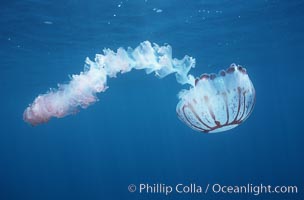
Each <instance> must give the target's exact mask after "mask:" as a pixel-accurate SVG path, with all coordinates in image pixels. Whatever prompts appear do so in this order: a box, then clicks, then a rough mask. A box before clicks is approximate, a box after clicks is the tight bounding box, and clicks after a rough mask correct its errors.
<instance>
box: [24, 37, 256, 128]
mask: <svg viewBox="0 0 304 200" xmlns="http://www.w3.org/2000/svg"><path fill="white" fill-rule="evenodd" d="M194 67H195V59H194V58H192V57H190V56H187V55H186V56H184V57H183V58H182V59H177V58H172V48H171V46H170V45H163V46H159V45H157V44H155V43H153V44H151V43H150V42H149V41H145V42H142V43H140V45H139V46H138V47H136V48H135V49H132V48H130V47H129V48H128V49H124V48H118V50H117V51H116V52H114V51H112V50H110V49H104V51H103V53H101V54H96V56H95V59H94V60H90V59H89V58H87V59H86V61H85V67H84V71H83V72H80V74H76V75H72V76H70V77H71V80H70V81H69V82H68V83H66V84H59V85H58V88H57V89H51V90H49V91H48V92H46V93H45V94H40V95H38V96H37V97H36V98H35V99H34V101H33V103H31V104H30V105H29V106H28V107H27V108H26V109H25V111H24V112H23V119H24V121H26V122H27V123H29V124H31V125H33V126H36V125H39V124H42V123H46V122H48V121H49V120H50V119H51V118H53V117H56V118H62V117H65V116H67V115H71V114H75V113H78V110H79V108H83V109H85V108H87V107H88V106H90V105H92V104H94V103H95V102H97V101H98V97H97V94H98V93H101V92H105V91H107V89H108V88H109V86H108V85H107V80H108V79H109V78H115V77H117V74H118V73H121V74H125V73H128V72H131V71H132V70H133V69H134V70H142V69H143V70H145V71H146V73H147V74H151V73H154V74H155V76H156V77H158V78H163V77H166V76H168V75H170V74H175V76H176V80H177V82H178V83H180V84H182V85H190V89H189V90H182V92H180V93H179V99H180V101H179V103H178V105H177V108H176V111H177V115H178V117H179V118H180V119H181V120H182V121H183V122H185V123H186V124H187V125H188V126H190V127H191V128H192V129H194V130H198V131H202V132H210V133H211V132H220V131H225V130H229V129H231V128H234V127H236V126H237V125H239V124H240V123H242V122H243V121H244V120H245V119H246V118H247V117H248V116H249V114H250V113H251V112H252V109H253V106H254V101H255V91H254V87H253V85H252V83H251V81H250V79H249V77H248V74H247V72H246V70H245V69H244V68H242V67H241V66H237V65H235V64H234V65H232V66H231V67H230V68H229V69H227V70H226V71H221V72H220V73H219V75H215V74H210V75H208V74H204V75H202V76H201V77H200V78H197V79H195V78H194V76H193V75H191V74H189V71H190V70H191V68H194Z"/></svg>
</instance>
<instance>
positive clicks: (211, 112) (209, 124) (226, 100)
mask: <svg viewBox="0 0 304 200" xmlns="http://www.w3.org/2000/svg"><path fill="white" fill-rule="evenodd" d="M179 98H180V101H179V103H178V105H177V107H176V112H177V115H178V117H179V118H180V119H181V121H183V122H184V123H186V124H187V125H188V126H189V127H191V128H192V129H194V130H197V131H201V132H205V133H216V132H222V131H226V130H229V129H232V128H235V127H237V126H238V125H239V124H241V123H242V122H243V121H244V120H246V119H247V118H248V117H249V115H250V114H251V112H252V110H253V107H254V104H255V90H254V87H253V84H252V82H251V81H250V79H249V76H248V74H247V72H246V69H245V68H243V67H241V66H237V65H235V64H232V65H231V66H230V67H229V68H228V69H227V70H222V71H220V72H219V74H203V75H201V77H199V78H196V80H195V84H194V86H193V87H192V88H190V89H189V90H184V91H182V92H181V93H180V94H179Z"/></svg>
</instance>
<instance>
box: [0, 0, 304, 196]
mask: <svg viewBox="0 0 304 200" xmlns="http://www.w3.org/2000/svg"><path fill="white" fill-rule="evenodd" d="M303 12H304V3H303V1H301V0H293V1H276V0H256V1H243V0H236V1H227V0H221V1H220V0H202V1H194V0H190V1H177V0H168V1H161V0H159V1H152V0H146V1H145V0H134V1H133V0H123V1H97V0H95V1H80V0H75V1H72V0H70V1H39V0H31V1H29V0H25V1H2V2H1V6H0V40H1V43H0V44H1V46H0V58H1V72H2V73H1V79H0V89H1V93H2V95H1V99H0V102H1V105H2V109H1V115H0V118H1V120H0V121H1V129H0V199H1V200H2V199H3V200H11V199H24V200H27V199H30V200H36V199H37V200H38V199H39V200H41V199H43V200H47V199H52V200H53V199H90V200H94V199H111V200H112V199H113V200H114V199H303V198H304V194H303V192H304V191H303V190H304V182H303V175H304V172H303V168H304V161H303V159H304V153H303V152H304V147H303V144H302V143H303V142H304V136H303V130H302V129H303V126H302V120H303V112H304V110H303V102H304V95H303V83H302V81H303V78H302V77H303V72H304V70H303V52H304V49H303V45H304V38H303V32H304V24H303V21H304V14H303ZM145 40H149V41H151V42H155V43H158V44H165V43H168V44H170V45H171V46H172V48H173V57H176V58H182V57H183V56H184V55H190V56H193V57H195V58H196V62H197V64H196V68H194V69H192V70H191V74H194V75H196V76H199V75H200V74H202V73H210V72H218V71H219V70H221V69H225V68H227V67H228V66H229V65H230V64H231V63H237V64H240V65H243V66H244V67H246V69H247V71H248V73H249V75H250V78H251V80H252V82H253V84H254V86H255V89H256V93H257V96H256V105H255V109H254V111H253V113H252V114H251V116H250V117H249V118H248V119H247V120H246V121H245V122H244V123H243V124H242V125H240V126H239V127H237V128H235V129H233V130H230V131H227V132H224V133H217V134H202V133H199V132H195V131H193V130H191V129H190V128H189V127H187V126H185V125H184V124H183V123H182V122H181V121H179V119H178V118H177V117H176V113H175V107H176V104H177V102H178V99H177V96H176V95H177V93H178V92H179V91H180V89H182V88H185V86H181V85H179V84H178V83H176V81H175V77H174V76H173V75H171V76H168V77H166V78H164V79H158V78H156V77H155V76H153V75H146V74H145V72H144V71H132V72H131V73H128V74H124V75H119V76H118V78H116V79H110V80H109V81H108V85H109V87H110V88H109V90H108V91H106V92H105V93H102V94H99V95H98V97H99V99H100V101H99V102H97V103H95V105H93V106H90V107H89V108H88V109H86V110H81V112H79V113H78V114H77V115H72V116H68V117H65V118H62V119H52V120H51V121H50V122H49V123H47V124H43V125H40V126H36V127H32V126H30V125H28V124H26V123H25V122H24V121H23V119H22V114H23V111H24V109H25V108H26V107H27V106H28V104H29V103H31V102H32V101H33V99H34V98H35V97H36V96H37V95H38V94H41V93H45V92H46V91H47V90H48V89H49V88H51V87H52V88H55V87H56V86H57V83H65V82H68V80H69V79H68V75H71V74H78V73H79V72H80V71H82V70H83V65H84V60H85V58H86V57H87V56H88V57H90V58H94V55H95V54H96V53H100V52H101V51H102V49H103V48H111V49H117V48H118V47H121V46H122V47H128V46H131V47H136V46H137V45H138V44H139V43H140V42H142V41H145ZM179 183H182V184H185V185H188V184H191V183H195V184H196V185H201V186H203V187H206V185H207V184H211V185H212V184H221V185H232V186H234V185H246V184H253V185H259V184H261V183H262V184H265V185H272V186H277V185H279V186H288V185H295V186H297V187H298V193H297V194H261V195H253V194H224V193H218V194H215V193H212V192H209V193H207V194H190V193H187V194H185V193H184V194H178V193H174V194H170V195H168V196H166V195H164V194H155V193H154V194H153V193H139V191H138V190H137V191H136V192H134V193H132V192H129V191H128V185H130V184H135V186H137V189H138V187H139V184H150V185H153V184H166V185H172V186H174V185H176V184H179Z"/></svg>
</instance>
